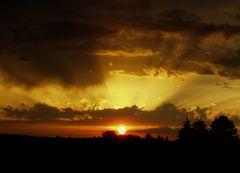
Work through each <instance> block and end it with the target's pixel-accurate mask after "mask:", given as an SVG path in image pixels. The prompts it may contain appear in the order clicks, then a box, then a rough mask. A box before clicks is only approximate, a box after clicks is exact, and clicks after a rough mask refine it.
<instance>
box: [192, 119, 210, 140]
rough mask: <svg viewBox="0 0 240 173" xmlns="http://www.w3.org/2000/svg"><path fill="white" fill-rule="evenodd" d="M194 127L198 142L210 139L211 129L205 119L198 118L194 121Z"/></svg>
mask: <svg viewBox="0 0 240 173" xmlns="http://www.w3.org/2000/svg"><path fill="white" fill-rule="evenodd" d="M193 129H194V130H195V135H196V136H195V139H196V140H197V141H198V142H201V143H203V142H207V141H209V130H208V128H207V125H206V123H205V122H204V121H203V120H197V121H195V122H194V123H193Z"/></svg>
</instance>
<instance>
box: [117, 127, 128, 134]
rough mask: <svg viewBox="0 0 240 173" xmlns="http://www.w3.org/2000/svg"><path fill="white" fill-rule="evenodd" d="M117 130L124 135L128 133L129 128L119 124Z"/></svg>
mask: <svg viewBox="0 0 240 173" xmlns="http://www.w3.org/2000/svg"><path fill="white" fill-rule="evenodd" d="M117 131H118V133H119V134H120V135H124V134H126V132H127V129H126V127H125V126H119V127H118V128H117Z"/></svg>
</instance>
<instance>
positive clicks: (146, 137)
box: [145, 133, 153, 140]
mask: <svg viewBox="0 0 240 173" xmlns="http://www.w3.org/2000/svg"><path fill="white" fill-rule="evenodd" d="M145 139H147V140H151V139H153V137H152V135H151V134H149V133H148V134H146V135H145Z"/></svg>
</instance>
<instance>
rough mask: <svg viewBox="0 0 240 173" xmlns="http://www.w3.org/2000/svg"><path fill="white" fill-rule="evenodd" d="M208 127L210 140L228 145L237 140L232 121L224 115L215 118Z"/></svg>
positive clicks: (235, 129)
mask: <svg viewBox="0 0 240 173" xmlns="http://www.w3.org/2000/svg"><path fill="white" fill-rule="evenodd" d="M210 127H211V135H212V138H213V140H215V141H216V142H220V143H229V142H234V141H236V140H237V139H238V135H237V128H236V127H235V125H234V123H233V121H231V120H229V119H228V117H226V116H224V115H221V116H218V117H216V118H215V120H214V121H213V122H212V124H211V126H210Z"/></svg>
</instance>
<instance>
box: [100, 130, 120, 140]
mask: <svg viewBox="0 0 240 173" xmlns="http://www.w3.org/2000/svg"><path fill="white" fill-rule="evenodd" d="M102 137H103V138H107V139H115V138H117V134H116V132H115V131H105V132H103V133H102Z"/></svg>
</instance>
